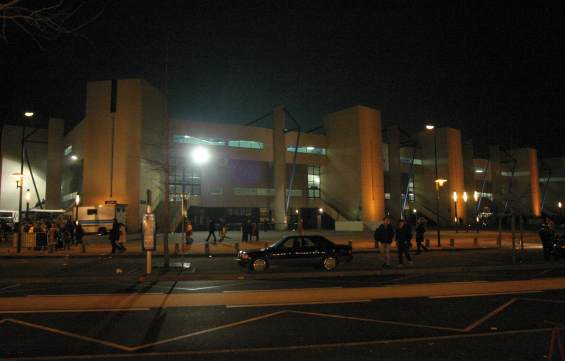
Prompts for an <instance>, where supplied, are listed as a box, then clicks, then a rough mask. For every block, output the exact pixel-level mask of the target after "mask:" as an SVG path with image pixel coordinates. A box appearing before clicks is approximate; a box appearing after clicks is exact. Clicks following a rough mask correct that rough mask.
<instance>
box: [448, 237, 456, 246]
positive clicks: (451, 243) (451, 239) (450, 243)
mask: <svg viewBox="0 0 565 361" xmlns="http://www.w3.org/2000/svg"><path fill="white" fill-rule="evenodd" d="M449 247H451V248H453V247H455V240H454V239H453V238H450V239H449Z"/></svg>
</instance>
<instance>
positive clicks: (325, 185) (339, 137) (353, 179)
mask: <svg viewBox="0 0 565 361" xmlns="http://www.w3.org/2000/svg"><path fill="white" fill-rule="evenodd" d="M324 124H325V129H326V136H327V142H328V153H327V156H328V165H327V166H326V167H325V170H324V172H323V174H322V198H323V199H324V200H326V201H327V202H328V203H329V204H330V205H332V206H333V207H335V208H336V209H337V210H338V211H339V212H341V213H342V214H344V215H345V216H346V217H348V218H349V219H350V220H363V221H368V222H375V221H377V220H379V219H381V218H382V217H383V215H384V177H383V168H384V162H383V158H382V135H381V119H380V112H379V111H378V110H375V109H371V108H367V107H363V106H355V107H351V108H348V109H345V110H341V111H339V112H336V113H332V114H330V115H328V116H327V118H326V120H325V123H324Z"/></svg>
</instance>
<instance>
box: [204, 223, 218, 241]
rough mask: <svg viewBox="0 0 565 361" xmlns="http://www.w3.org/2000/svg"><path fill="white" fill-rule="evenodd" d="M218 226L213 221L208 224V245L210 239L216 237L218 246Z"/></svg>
mask: <svg viewBox="0 0 565 361" xmlns="http://www.w3.org/2000/svg"><path fill="white" fill-rule="evenodd" d="M215 232H216V224H215V223H214V220H213V219H210V222H209V223H208V237H207V238H206V243H208V241H209V240H210V237H214V244H216V241H217V240H216V233H215Z"/></svg>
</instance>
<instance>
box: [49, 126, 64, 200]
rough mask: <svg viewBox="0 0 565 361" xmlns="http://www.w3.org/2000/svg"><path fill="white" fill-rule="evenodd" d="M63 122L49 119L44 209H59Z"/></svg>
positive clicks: (62, 158)
mask: <svg viewBox="0 0 565 361" xmlns="http://www.w3.org/2000/svg"><path fill="white" fill-rule="evenodd" d="M64 133H65V121H64V120H63V119H57V118H50V119H49V130H48V138H47V181H46V187H45V208H47V209H59V208H61V203H62V199H61V182H62V176H61V174H62V173H63V160H64V154H63V152H64V146H65V145H64V143H63V140H64V139H63V136H64Z"/></svg>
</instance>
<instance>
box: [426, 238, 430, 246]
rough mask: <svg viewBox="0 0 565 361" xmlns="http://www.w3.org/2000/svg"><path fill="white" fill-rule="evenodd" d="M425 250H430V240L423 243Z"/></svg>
mask: <svg viewBox="0 0 565 361" xmlns="http://www.w3.org/2000/svg"><path fill="white" fill-rule="evenodd" d="M425 245H426V248H430V240H429V239H427V238H426V241H425Z"/></svg>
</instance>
